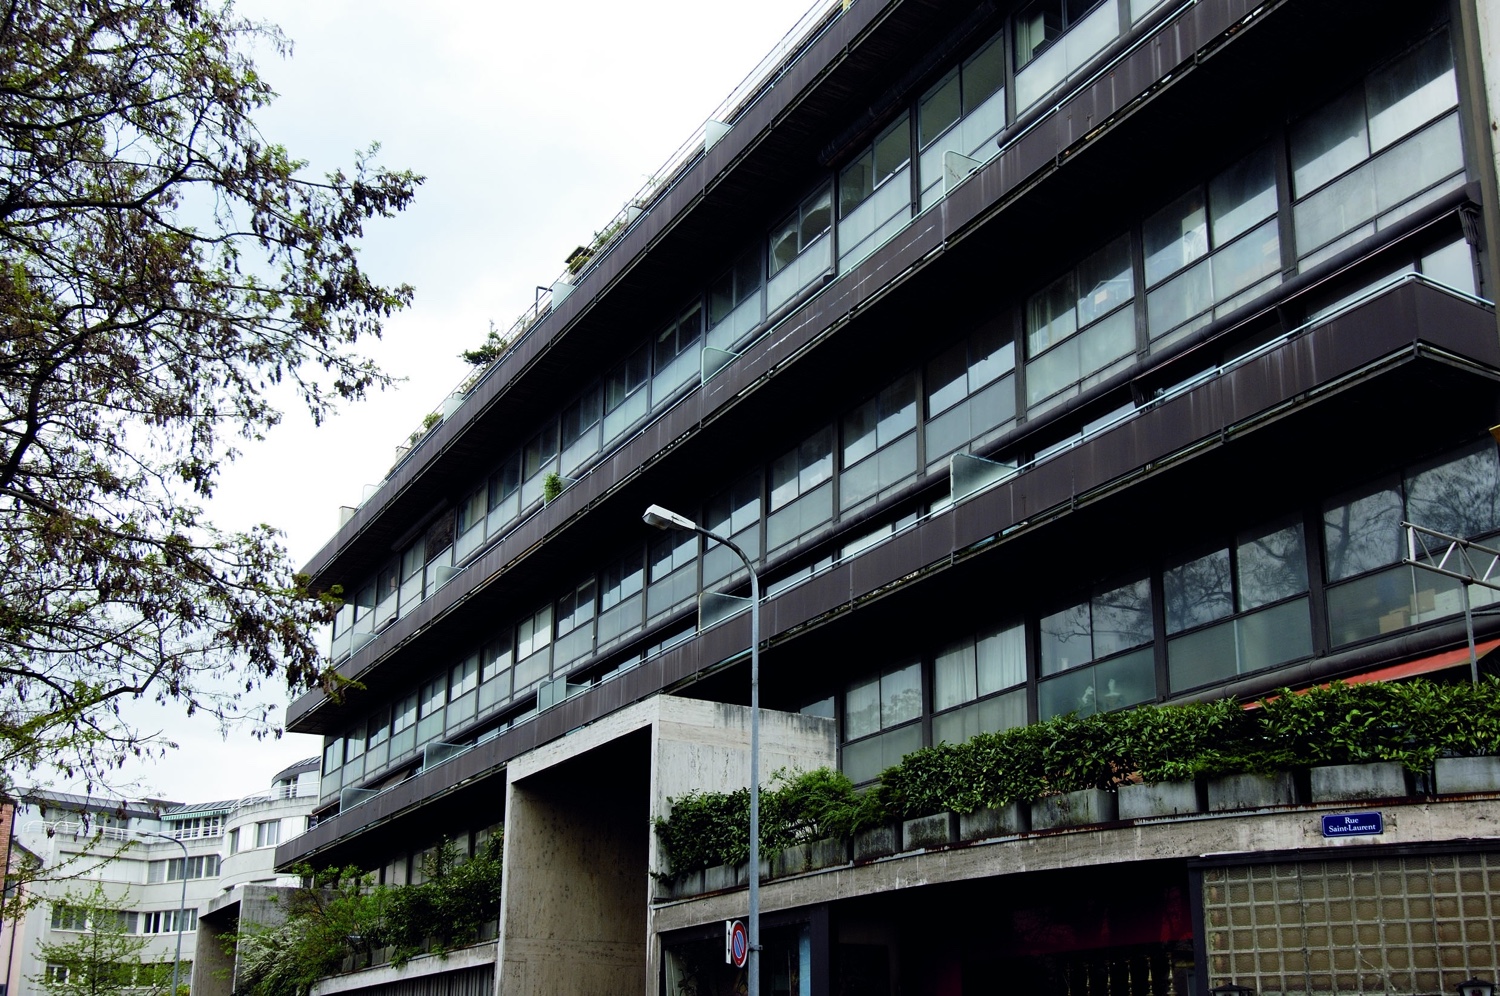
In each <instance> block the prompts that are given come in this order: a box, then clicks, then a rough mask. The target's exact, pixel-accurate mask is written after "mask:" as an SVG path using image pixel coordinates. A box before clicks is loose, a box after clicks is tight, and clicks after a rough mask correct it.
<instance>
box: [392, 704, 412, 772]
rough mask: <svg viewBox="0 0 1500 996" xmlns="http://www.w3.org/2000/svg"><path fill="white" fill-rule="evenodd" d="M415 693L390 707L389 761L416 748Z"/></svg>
mask: <svg viewBox="0 0 1500 996" xmlns="http://www.w3.org/2000/svg"><path fill="white" fill-rule="evenodd" d="M416 732H417V693H416V692H412V693H411V694H410V695H406V696H404V697H402V698H400V699H398V700H397V701H396V704H395V705H393V706H392V707H391V759H392V760H394V759H396V758H398V757H400V756H401V755H403V754H405V753H407V752H409V751H410V750H411V749H412V748H414V747H415V746H416V743H417V741H416Z"/></svg>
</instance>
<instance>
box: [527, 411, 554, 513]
mask: <svg viewBox="0 0 1500 996" xmlns="http://www.w3.org/2000/svg"><path fill="white" fill-rule="evenodd" d="M556 472H557V423H556V422H555V421H550V422H548V423H547V424H546V425H545V426H543V427H542V429H541V430H540V431H539V432H537V434H536V435H534V436H532V437H531V439H530V440H529V441H528V442H527V443H526V445H525V446H524V447H522V448H521V507H522V508H529V507H530V506H531V504H532V503H533V502H536V501H540V500H541V497H542V492H543V490H544V487H545V482H546V478H547V475H548V474H552V473H556Z"/></svg>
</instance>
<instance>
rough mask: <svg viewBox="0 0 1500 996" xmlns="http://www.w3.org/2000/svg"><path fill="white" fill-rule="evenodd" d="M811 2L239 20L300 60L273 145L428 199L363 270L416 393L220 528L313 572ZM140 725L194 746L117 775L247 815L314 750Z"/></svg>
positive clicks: (599, 5)
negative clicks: (491, 331)
mask: <svg viewBox="0 0 1500 996" xmlns="http://www.w3.org/2000/svg"><path fill="white" fill-rule="evenodd" d="M811 4H812V0H760V2H758V3H755V4H717V3H712V2H709V3H704V2H702V0H637V2H635V3H609V2H600V0H576V2H573V3H566V4H562V3H559V4H537V3H520V2H515V0H502V2H500V3H478V2H473V0H429V2H427V3H422V4H414V3H410V2H393V0H238V3H237V9H238V10H239V11H240V12H241V13H243V14H245V15H247V16H249V17H252V18H254V19H258V20H266V21H270V22H273V23H275V24H278V25H280V26H281V28H282V30H283V31H284V32H285V33H286V34H287V36H288V37H290V38H291V39H292V42H293V45H294V50H293V54H292V57H291V58H290V59H289V60H280V59H278V58H277V57H276V56H275V55H274V54H273V53H271V52H270V51H265V52H264V53H263V54H262V55H261V57H260V60H259V61H260V69H261V72H262V75H263V76H264V77H266V78H267V79H268V80H270V82H271V84H272V86H274V87H275V89H276V90H277V92H278V93H279V94H280V95H281V97H280V99H279V100H278V101H277V102H276V104H275V105H273V106H272V107H271V108H270V109H269V110H268V112H266V113H265V114H264V115H263V118H262V129H263V131H264V133H265V135H266V137H267V138H268V139H269V140H271V141H275V142H279V143H282V144H284V145H285V146H287V148H288V149H289V151H290V152H291V153H292V154H293V155H294V156H296V157H298V158H303V159H307V160H309V161H310V163H311V170H312V171H313V172H315V173H323V172H327V171H328V170H331V169H333V168H335V167H340V166H343V167H347V166H349V165H350V164H351V163H352V162H353V159H354V153H355V150H357V149H362V148H364V147H365V146H367V145H369V143H370V142H372V141H379V142H380V143H381V146H382V151H381V155H380V161H381V162H383V163H385V164H387V165H389V166H392V167H396V168H405V169H412V170H415V171H416V172H418V173H421V174H424V175H425V176H426V177H427V182H426V183H425V184H424V185H423V187H422V188H421V190H420V192H419V194H418V196H417V200H416V203H415V204H414V206H413V207H412V208H411V209H410V210H409V211H407V212H406V213H405V214H404V215H402V216H401V217H399V218H397V219H396V220H394V221H390V222H383V223H380V224H378V225H375V226H372V227H370V228H368V229H367V231H366V239H365V242H364V249H363V257H362V258H363V260H364V262H365V264H366V265H367V267H368V269H369V270H370V271H371V272H372V273H373V274H374V275H375V276H376V277H377V278H378V279H381V280H384V281H387V282H402V281H404V282H407V283H410V284H412V285H413V286H415V288H416V291H417V295H416V302H415V304H414V305H413V307H412V308H411V309H410V310H409V311H407V312H406V313H404V314H402V315H399V316H397V317H396V318H394V319H393V320H391V321H390V322H389V324H388V325H387V327H386V334H385V338H384V340H383V341H382V342H379V343H375V344H374V346H373V349H372V350H371V352H372V353H373V355H375V356H376V357H377V359H378V360H379V361H380V362H381V363H382V365H383V366H384V367H385V368H386V369H387V370H388V371H390V372H391V373H393V374H396V375H398V376H401V377H404V378H406V380H405V382H404V383H403V384H402V385H400V386H399V387H397V388H396V389H394V390H391V391H387V392H385V393H383V394H380V395H377V396H375V397H373V398H371V399H369V400H367V401H365V402H363V403H361V404H357V405H351V406H349V407H348V408H347V409H346V410H345V411H344V412H343V413H341V414H340V415H339V416H338V417H337V418H335V419H333V420H332V421H330V422H328V423H326V424H324V425H323V426H321V427H316V428H315V427H313V426H312V425H311V424H310V421H309V420H308V419H307V418H306V417H305V416H304V417H297V416H296V415H295V414H291V415H289V417H288V418H287V420H286V422H285V423H284V424H283V425H282V426H280V427H278V428H277V429H276V430H275V431H273V432H272V434H271V435H270V437H269V439H268V440H267V441H266V442H265V443H264V444H260V445H257V446H256V447H254V448H253V449H250V450H249V451H247V452H246V453H245V455H244V456H243V457H242V458H241V459H240V461H239V462H238V463H237V464H235V465H234V466H233V467H231V468H230V470H229V472H228V473H227V474H226V475H225V476H224V478H223V482H222V484H221V486H220V489H219V494H218V496H217V498H216V500H215V503H214V506H213V511H214V515H215V518H216V519H217V521H218V523H219V524H220V525H221V526H224V527H236V528H238V527H244V526H248V525H251V524H254V523H258V522H267V523H270V524H272V525H274V526H276V527H278V528H280V529H282V530H283V531H284V532H285V533H286V542H287V545H288V547H289V549H290V550H291V552H292V554H293V556H294V558H295V559H296V560H297V562H298V563H299V564H300V563H305V562H306V561H307V560H309V559H310V558H311V557H312V555H313V554H314V553H316V552H317V550H318V549H319V548H320V547H321V546H322V545H323V543H324V542H326V541H327V540H328V539H329V538H330V537H331V536H332V535H333V532H334V530H335V528H336V527H337V525H338V507H339V506H340V505H353V504H356V503H358V502H359V500H360V498H361V495H362V490H363V486H364V485H365V484H374V483H376V482H378V481H379V480H380V479H381V478H382V477H383V476H384V473H385V471H386V470H387V469H388V468H389V466H390V463H391V461H392V458H393V456H394V448H395V445H396V444H397V443H398V442H399V441H400V440H402V439H403V438H404V437H406V436H407V435H408V434H409V433H410V432H411V430H412V429H413V428H415V427H416V425H417V423H418V422H419V421H420V420H421V418H422V416H423V415H424V414H425V413H426V412H428V411H430V410H432V409H433V408H435V407H437V406H438V405H439V404H440V403H441V401H442V399H443V397H444V396H445V395H446V394H447V393H448V392H449V391H450V390H451V389H452V388H453V387H454V386H455V385H457V384H458V382H459V381H460V380H462V379H463V377H464V376H465V375H466V373H467V372H468V371H467V368H466V367H465V365H464V364H463V363H462V362H461V361H460V360H459V359H458V358H457V355H458V353H459V351H460V350H462V349H466V348H471V347H472V346H474V345H477V344H478V343H479V342H480V341H481V340H482V339H483V338H484V335H485V332H486V330H487V328H488V324H489V322H490V320H493V321H494V322H495V323H496V324H497V325H500V326H502V327H507V326H509V325H510V323H511V322H512V321H513V320H514V319H515V317H516V316H517V315H519V314H520V313H521V312H522V311H523V310H524V309H525V308H526V307H527V306H528V305H529V304H530V303H531V301H532V296H533V288H534V287H535V286H536V285H537V284H550V283H551V282H552V280H553V279H554V278H555V277H556V276H557V275H558V274H559V273H560V272H561V271H562V264H563V259H564V258H565V257H566V256H567V255H568V253H569V252H570V251H571V250H572V249H573V248H574V247H575V246H577V245H581V244H585V243H587V242H588V241H589V239H590V238H591V237H592V236H593V233H594V232H595V231H596V230H598V229H601V228H603V227H604V226H605V225H606V224H608V223H609V221H610V220H611V218H612V217H613V215H614V213H615V212H616V211H617V210H618V209H619V208H620V206H621V205H622V204H623V203H624V202H625V200H626V199H627V198H628V197H630V196H631V195H632V194H633V193H634V192H635V191H636V189H637V188H639V187H640V185H641V184H642V183H644V182H645V180H646V178H647V177H648V176H650V175H651V174H652V173H653V172H655V171H656V169H657V168H658V167H659V166H661V165H662V164H663V163H664V162H665V160H666V159H667V157H668V156H669V155H670V154H671V152H672V151H673V150H674V149H676V148H677V146H678V145H679V144H681V142H682V141H683V140H684V139H686V138H687V137H688V135H689V134H690V133H691V132H692V131H693V130H694V129H695V128H696V127H698V126H699V125H701V124H702V123H703V120H704V118H705V117H707V116H708V114H709V113H710V112H711V111H712V110H713V109H714V108H715V107H716V106H717V105H718V104H719V102H720V101H721V100H722V99H723V98H724V97H725V96H727V95H728V93H729V92H730V90H732V89H733V88H734V86H735V85H736V84H738V83H739V81H740V80H741V79H742V78H743V77H744V76H745V74H746V73H748V72H749V71H750V70H751V69H752V68H753V67H754V66H755V65H756V63H757V62H759V61H760V58H761V56H763V55H764V54H765V53H766V52H768V51H769V50H770V49H771V48H772V46H773V45H775V44H776V42H777V41H778V40H779V39H780V38H781V36H782V35H783V34H785V33H786V31H787V30H788V29H790V28H791V26H792V25H793V24H794V23H795V22H796V21H797V19H798V18H799V17H800V16H801V15H802V13H803V12H804V11H805V10H806V9H807V8H808V7H809V6H811ZM272 691H274V690H272ZM143 719H144V721H145V722H146V723H147V724H148V725H154V726H159V727H161V728H163V729H164V730H165V731H166V732H167V734H168V735H169V736H170V737H172V739H174V740H175V741H177V742H178V743H179V744H180V745H181V746H180V748H179V749H178V750H176V751H174V752H172V753H171V755H170V756H169V757H168V758H167V759H166V760H165V761H163V762H160V763H153V764H151V765H142V766H140V767H138V768H132V769H128V770H127V771H125V772H123V775H124V776H126V778H125V780H126V781H133V782H134V785H133V787H132V790H133V791H136V792H140V793H149V794H154V795H157V796H162V797H167V798H173V799H179V800H185V801H186V800H199V799H216V798H227V797H234V796H239V795H242V794H245V793H248V792H251V791H254V790H256V789H259V788H262V787H264V786H266V785H267V784H268V783H269V779H270V777H271V776H272V775H273V774H274V773H275V772H276V771H277V770H279V769H280V768H282V767H284V766H285V765H287V764H290V763H292V762H293V761H296V760H299V759H301V758H304V757H308V756H312V755H314V754H317V753H318V752H319V750H320V749H321V741H320V740H319V739H318V738H314V737H308V736H297V735H288V736H286V737H284V738H283V739H281V740H280V741H265V742H260V741H255V740H253V739H251V738H250V736H249V735H248V733H237V734H231V736H230V737H229V738H228V739H227V740H226V739H225V738H223V737H221V736H220V735H219V732H218V731H217V729H215V727H214V724H213V722H212V721H211V720H204V719H197V718H195V719H192V720H184V719H182V718H180V717H177V716H174V715H162V716H145V717H143Z"/></svg>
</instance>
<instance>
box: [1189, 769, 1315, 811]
mask: <svg viewBox="0 0 1500 996" xmlns="http://www.w3.org/2000/svg"><path fill="white" fill-rule="evenodd" d="M1296 801H1297V790H1296V786H1295V784H1294V783H1293V781H1292V776H1291V773H1290V772H1285V771H1284V772H1280V773H1278V774H1274V775H1224V776H1223V777H1221V778H1210V779H1209V781H1208V808H1209V809H1210V810H1212V811H1214V812H1225V811H1228V810H1232V809H1264V808H1266V807H1267V806H1289V805H1291V804H1292V803H1294V802H1296Z"/></svg>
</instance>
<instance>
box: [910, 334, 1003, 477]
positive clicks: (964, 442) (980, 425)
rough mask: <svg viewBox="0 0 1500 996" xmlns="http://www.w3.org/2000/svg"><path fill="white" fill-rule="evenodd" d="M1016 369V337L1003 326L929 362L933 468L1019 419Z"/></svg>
mask: <svg viewBox="0 0 1500 996" xmlns="http://www.w3.org/2000/svg"><path fill="white" fill-rule="evenodd" d="M1015 369H1016V347H1015V343H1014V342H1013V341H1012V340H1011V338H1010V336H1009V335H1006V334H1005V333H1004V332H1003V331H1002V330H1001V329H999V328H991V329H987V330H983V331H980V332H976V333H974V334H973V335H971V336H969V337H968V338H967V339H965V340H963V341H962V342H960V343H958V345H956V346H953V347H952V348H950V349H948V350H946V351H944V352H942V353H940V354H939V355H938V356H937V358H936V359H934V360H933V361H932V362H931V363H929V364H927V371H926V377H925V378H924V381H923V382H924V385H925V387H926V390H927V398H926V401H927V405H926V407H927V419H926V423H925V425H924V431H925V432H926V434H927V469H928V470H933V469H935V468H936V467H937V466H938V465H939V464H940V463H942V462H944V461H946V460H947V458H948V457H949V456H951V455H952V454H953V453H955V452H958V451H961V450H971V449H973V448H975V447H977V446H982V445H983V444H984V443H986V442H988V441H989V440H990V439H993V438H995V437H996V436H998V435H999V433H1000V430H1002V429H1003V428H1005V427H1006V426H1009V425H1010V424H1011V423H1012V422H1014V421H1015V418H1016V388H1015V376H1014V374H1015Z"/></svg>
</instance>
